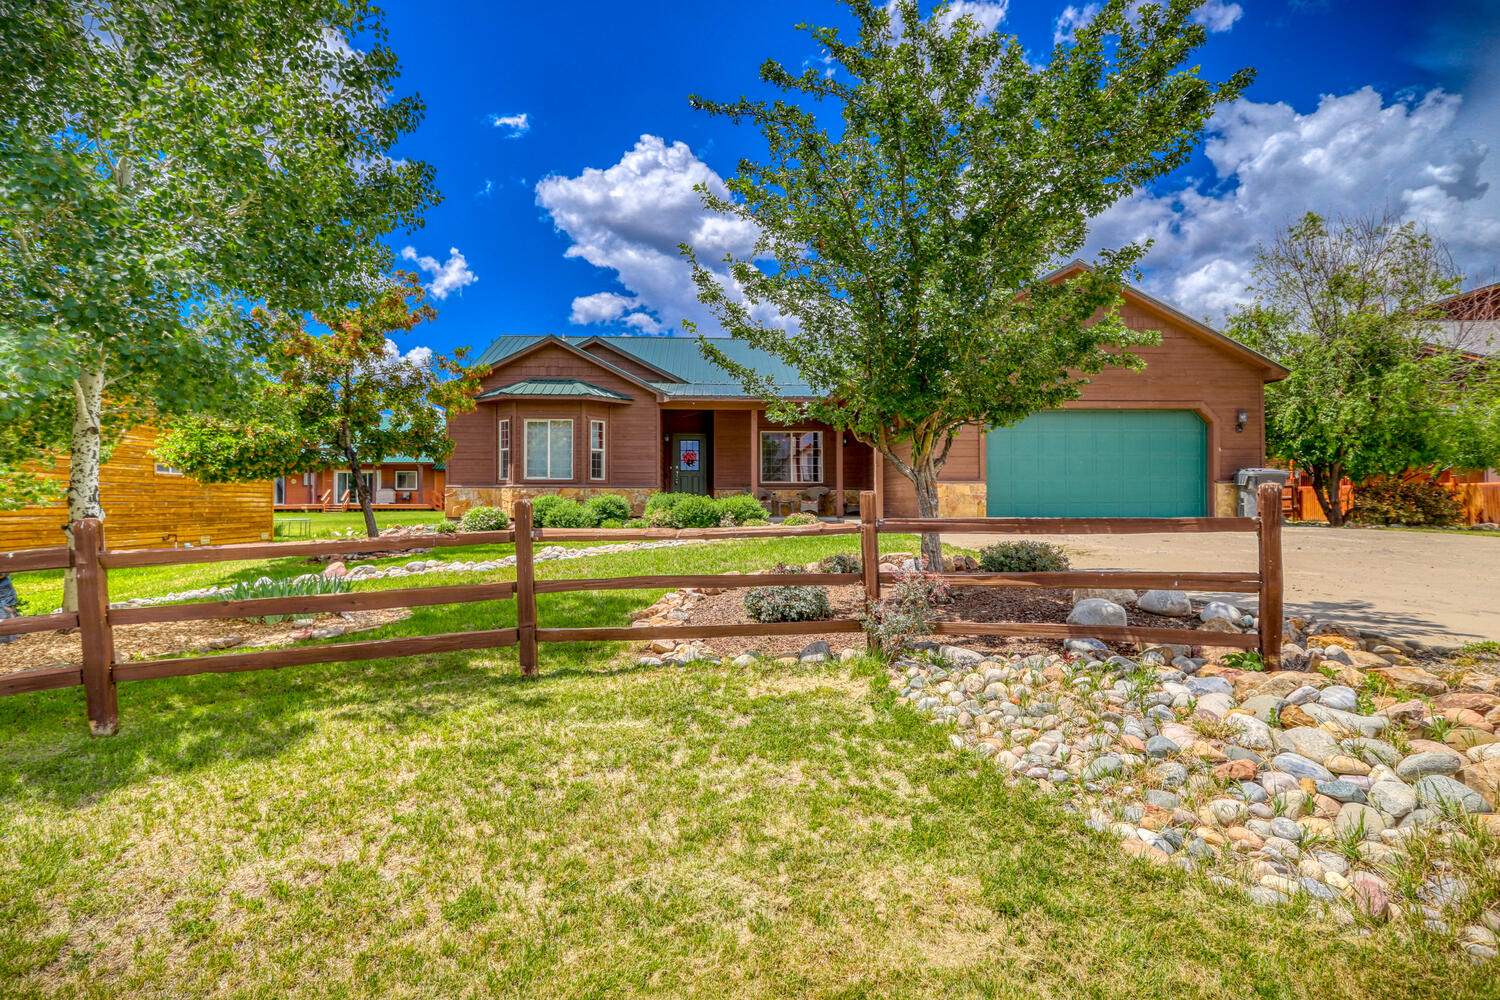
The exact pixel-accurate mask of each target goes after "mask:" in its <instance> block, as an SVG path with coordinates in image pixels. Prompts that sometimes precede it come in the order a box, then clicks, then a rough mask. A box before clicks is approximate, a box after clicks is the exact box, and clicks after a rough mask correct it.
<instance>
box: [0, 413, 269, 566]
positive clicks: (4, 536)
mask: <svg viewBox="0 0 1500 1000" xmlns="http://www.w3.org/2000/svg"><path fill="white" fill-rule="evenodd" d="M155 443H156V432H155V431H154V430H153V429H151V428H149V427H137V428H133V429H131V430H129V431H127V432H125V434H124V435H123V436H122V437H121V439H120V441H119V443H118V444H117V445H116V446H115V448H114V450H113V451H112V452H111V453H110V456H109V461H107V462H105V463H104V465H103V466H102V467H101V469H100V472H99V491H100V500H101V503H102V505H103V507H104V514H105V522H104V532H105V537H106V538H107V539H108V542H109V545H110V546H111V547H112V548H145V547H148V546H163V545H166V546H171V545H182V544H189V545H203V544H235V543H244V542H258V541H261V540H262V539H269V538H270V537H271V534H272V531H273V516H272V515H273V512H274V507H275V489H274V486H273V484H272V482H271V481H270V480H265V481H261V482H252V483H200V482H199V481H198V480H196V479H193V478H192V477H190V476H174V475H158V474H157V472H156V460H155V458H154V457H153V455H152V448H153V447H154V445H155ZM42 475H44V476H45V477H46V478H48V479H52V480H54V481H57V482H61V483H66V482H67V478H68V467H67V460H66V459H65V458H64V459H62V460H60V461H59V462H58V463H57V464H56V465H55V466H53V467H52V468H51V469H47V470H43V471H42ZM66 520H67V508H66V506H65V505H64V504H63V503H61V502H59V503H57V504H53V505H50V506H43V507H23V508H21V509H20V510H14V511H0V551H9V550H14V549H34V548H44V547H49V546H55V545H58V544H61V543H62V542H64V541H65V536H64V535H63V531H62V528H63V523H64V522H65V521H66ZM205 538H206V539H209V542H204V539H205Z"/></svg>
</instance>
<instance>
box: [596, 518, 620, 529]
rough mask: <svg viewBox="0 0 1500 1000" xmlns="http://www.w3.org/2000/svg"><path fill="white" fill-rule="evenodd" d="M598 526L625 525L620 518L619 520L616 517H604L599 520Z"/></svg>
mask: <svg viewBox="0 0 1500 1000" xmlns="http://www.w3.org/2000/svg"><path fill="white" fill-rule="evenodd" d="M599 527H601V528H623V527H625V522H624V521H622V520H620V519H619V518H618V517H606V518H605V519H604V520H602V521H600V522H599Z"/></svg>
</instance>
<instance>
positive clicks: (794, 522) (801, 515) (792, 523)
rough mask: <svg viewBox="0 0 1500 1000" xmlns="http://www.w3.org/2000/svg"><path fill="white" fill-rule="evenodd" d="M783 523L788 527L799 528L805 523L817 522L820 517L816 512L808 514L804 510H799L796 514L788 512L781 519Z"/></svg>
mask: <svg viewBox="0 0 1500 1000" xmlns="http://www.w3.org/2000/svg"><path fill="white" fill-rule="evenodd" d="M781 523H782V524H784V525H786V526H787V527H788V528H797V527H801V526H802V525H804V524H817V523H818V518H817V516H816V515H814V514H808V513H806V512H804V511H798V512H797V513H795V514H788V515H787V516H786V517H783V518H782V519H781Z"/></svg>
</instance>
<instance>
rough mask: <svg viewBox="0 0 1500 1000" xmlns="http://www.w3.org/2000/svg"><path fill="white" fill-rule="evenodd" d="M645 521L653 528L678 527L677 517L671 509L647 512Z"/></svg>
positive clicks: (659, 508)
mask: <svg viewBox="0 0 1500 1000" xmlns="http://www.w3.org/2000/svg"><path fill="white" fill-rule="evenodd" d="M645 521H646V523H647V524H648V525H650V526H651V527H653V528H675V527H677V517H676V515H674V514H673V513H672V508H671V507H658V508H656V509H655V510H648V511H646V517H645Z"/></svg>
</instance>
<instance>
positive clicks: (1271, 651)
mask: <svg viewBox="0 0 1500 1000" xmlns="http://www.w3.org/2000/svg"><path fill="white" fill-rule="evenodd" d="M1255 503H1256V511H1257V512H1258V513H1259V514H1260V531H1259V532H1257V535H1256V537H1257V538H1258V539H1259V540H1260V658H1261V660H1263V661H1264V662H1265V665H1266V669H1267V670H1280V669H1281V621H1282V608H1281V603H1282V602H1281V595H1282V580H1281V487H1280V486H1278V485H1277V484H1276V483H1262V484H1261V486H1260V490H1259V492H1258V493H1257V494H1256V497H1255Z"/></svg>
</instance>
